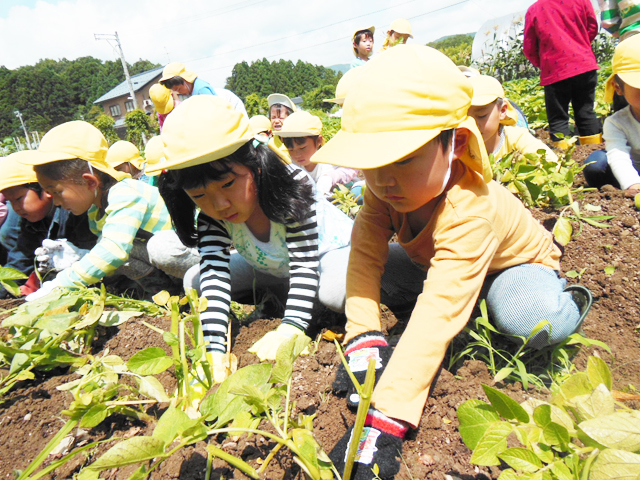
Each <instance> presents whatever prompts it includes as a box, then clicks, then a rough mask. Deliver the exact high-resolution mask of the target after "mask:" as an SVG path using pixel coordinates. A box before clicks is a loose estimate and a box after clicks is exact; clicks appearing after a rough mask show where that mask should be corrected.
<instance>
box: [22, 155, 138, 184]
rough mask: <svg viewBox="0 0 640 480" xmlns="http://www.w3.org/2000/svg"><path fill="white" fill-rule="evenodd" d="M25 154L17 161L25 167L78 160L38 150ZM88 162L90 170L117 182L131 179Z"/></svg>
mask: <svg viewBox="0 0 640 480" xmlns="http://www.w3.org/2000/svg"><path fill="white" fill-rule="evenodd" d="M25 153H26V155H23V156H21V157H20V160H19V161H20V163H24V164H25V165H34V166H35V165H45V164H47V163H53V162H58V161H60V160H74V159H76V158H79V157H76V156H73V155H69V154H68V153H64V152H41V151H38V150H30V151H28V152H26V151H25ZM82 160H84V159H82ZM85 161H88V160H85ZM88 162H89V163H90V164H91V167H92V168H95V169H96V170H100V171H101V172H103V173H106V174H107V175H109V176H111V177H113V178H115V179H116V180H118V181H120V180H124V179H125V178H131V175H129V174H128V173H124V172H119V171H118V170H115V169H113V168H111V167H110V166H108V165H101V164H99V163H97V162H91V161H88Z"/></svg>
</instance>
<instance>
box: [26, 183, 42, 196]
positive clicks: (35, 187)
mask: <svg viewBox="0 0 640 480" xmlns="http://www.w3.org/2000/svg"><path fill="white" fill-rule="evenodd" d="M22 186H23V187H24V188H27V189H29V190H33V191H34V192H36V193H37V194H38V196H39V197H40V196H41V195H42V192H43V191H44V190H43V189H42V185H40V184H39V183H38V182H33V183H26V184H24V185H22Z"/></svg>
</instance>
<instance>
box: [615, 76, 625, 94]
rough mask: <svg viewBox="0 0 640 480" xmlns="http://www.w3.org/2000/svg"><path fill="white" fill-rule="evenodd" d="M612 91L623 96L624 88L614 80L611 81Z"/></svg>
mask: <svg viewBox="0 0 640 480" xmlns="http://www.w3.org/2000/svg"><path fill="white" fill-rule="evenodd" d="M613 89H614V90H615V91H616V93H617V94H618V95H620V96H624V87H623V86H622V85H620V82H618V80H616V79H614V80H613Z"/></svg>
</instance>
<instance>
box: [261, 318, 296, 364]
mask: <svg viewBox="0 0 640 480" xmlns="http://www.w3.org/2000/svg"><path fill="white" fill-rule="evenodd" d="M299 335H304V332H303V331H302V330H300V329H299V328H298V327H294V326H293V325H288V324H286V323H285V324H281V325H280V326H279V327H278V328H276V329H275V330H273V331H271V332H269V333H267V334H266V335H265V336H264V337H262V338H261V339H260V340H258V341H257V342H256V343H254V344H253V346H252V347H251V348H250V349H249V352H251V353H255V354H256V355H257V356H258V358H259V359H260V361H261V362H263V361H264V360H275V359H276V353H278V348H279V347H280V345H282V344H283V343H284V342H286V341H287V340H289V339H290V338H291V337H294V336H295V337H297V336H299ZM304 353H305V352H302V354H304Z"/></svg>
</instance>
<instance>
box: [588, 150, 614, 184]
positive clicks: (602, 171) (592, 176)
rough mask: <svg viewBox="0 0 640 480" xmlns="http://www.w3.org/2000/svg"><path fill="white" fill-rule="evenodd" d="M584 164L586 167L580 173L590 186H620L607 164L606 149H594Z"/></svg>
mask: <svg viewBox="0 0 640 480" xmlns="http://www.w3.org/2000/svg"><path fill="white" fill-rule="evenodd" d="M584 164H585V165H586V167H584V170H583V171H582V173H583V174H584V179H585V180H586V181H587V184H588V185H589V186H590V187H594V188H600V187H602V186H603V185H613V186H614V187H616V188H620V184H619V183H618V180H616V177H615V176H614V175H613V172H612V171H611V167H610V166H609V162H608V160H607V152H606V150H596V151H595V152H593V153H592V154H591V155H589V156H588V157H587V159H586V160H585V161H584Z"/></svg>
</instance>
